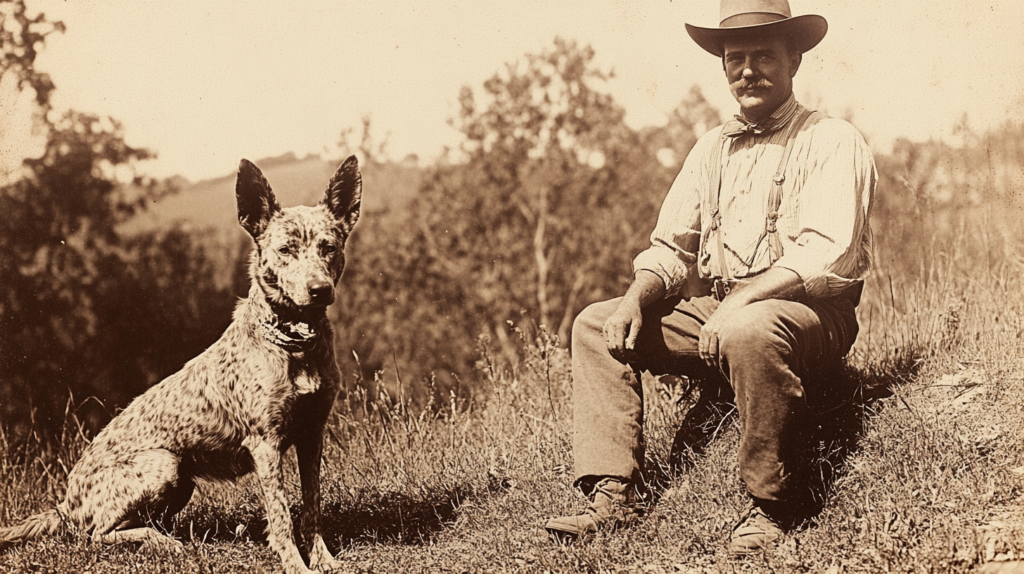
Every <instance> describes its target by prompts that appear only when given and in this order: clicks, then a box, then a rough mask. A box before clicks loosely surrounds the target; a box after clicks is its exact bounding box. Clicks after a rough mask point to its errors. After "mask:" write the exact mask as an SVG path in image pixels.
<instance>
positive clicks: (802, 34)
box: [686, 0, 828, 57]
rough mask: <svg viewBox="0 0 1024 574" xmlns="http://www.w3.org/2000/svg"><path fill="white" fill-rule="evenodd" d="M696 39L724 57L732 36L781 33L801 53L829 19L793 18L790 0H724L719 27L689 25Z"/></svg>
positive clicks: (824, 29) (821, 35) (817, 38)
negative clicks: (726, 43)
mask: <svg viewBox="0 0 1024 574" xmlns="http://www.w3.org/2000/svg"><path fill="white" fill-rule="evenodd" d="M686 31H687V33H689V34H690V37H691V38H693V41H694V42H697V44H698V45H699V46H700V47H701V48H704V49H705V50H707V51H708V52H711V53H712V54H714V55H716V56H718V57H722V52H723V49H722V44H724V43H725V41H726V40H729V39H733V38H749V37H751V36H755V37H756V36H763V37H769V36H781V37H784V38H786V39H787V41H788V42H789V45H790V47H792V48H794V49H795V50H797V51H798V52H800V53H803V52H806V51H808V50H810V49H811V48H813V47H815V46H817V45H818V42H821V39H822V38H824V37H825V32H827V31H828V22H826V21H825V18H823V17H821V16H818V15H817V14H804V15H801V16H796V17H794V16H793V14H792V13H791V12H790V10H789V1H788V0H722V9H721V21H720V22H719V24H718V27H717V28H704V27H701V26H694V25H692V24H686Z"/></svg>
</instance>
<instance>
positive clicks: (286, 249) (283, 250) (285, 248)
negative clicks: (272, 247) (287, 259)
mask: <svg viewBox="0 0 1024 574" xmlns="http://www.w3.org/2000/svg"><path fill="white" fill-rule="evenodd" d="M277 252H278V253H280V254H281V255H291V254H292V246H291V245H282V246H281V247H278V248H277Z"/></svg>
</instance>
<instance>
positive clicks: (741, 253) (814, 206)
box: [546, 0, 876, 554]
mask: <svg viewBox="0 0 1024 574" xmlns="http://www.w3.org/2000/svg"><path fill="white" fill-rule="evenodd" d="M721 12H722V21H721V24H720V26H719V27H718V28H701V27H697V26H691V25H689V24H687V25H686V29H687V32H689V34H690V36H691V38H692V39H693V40H694V41H696V42H697V44H698V45H700V46H701V47H702V48H704V49H705V50H707V51H708V52H710V53H711V54H714V55H715V56H718V57H720V58H721V59H722V64H723V68H724V70H725V74H726V78H727V80H728V82H729V87H730V90H731V91H732V94H733V96H734V97H735V98H736V101H737V102H738V103H739V105H740V115H738V116H736V118H735V119H734V120H731V121H729V122H728V123H726V125H725V126H723V127H721V128H716V129H714V130H711V131H710V132H709V133H707V134H706V135H704V136H703V137H702V138H701V139H700V140H699V141H698V142H697V143H696V145H694V147H693V149H692V150H691V151H690V154H689V156H687V158H686V161H685V162H684V165H683V167H682V170H681V171H680V172H679V174H678V176H677V177H676V179H675V182H674V183H673V184H672V187H671V189H670V190H669V193H668V196H667V197H666V199H665V202H664V204H663V206H662V209H661V214H660V216H659V218H658V223H657V226H656V227H655V229H654V232H653V234H652V236H651V247H650V248H648V249H647V250H646V251H644V252H642V253H640V254H639V255H638V256H637V257H636V259H635V260H634V282H633V283H632V285H631V286H630V288H629V289H628V291H627V292H626V294H625V295H624V296H623V297H621V298H619V299H615V300H612V301H606V302H603V303H597V304H594V305H591V306H590V307H588V308H587V309H586V310H584V311H583V312H582V313H581V314H580V315H579V317H577V319H576V322H575V324H574V326H573V339H572V359H573V363H572V368H573V402H574V413H573V417H574V420H573V424H574V434H573V450H574V458H575V462H576V484H577V485H578V486H580V487H581V488H583V489H584V491H588V490H589V491H590V492H589V494H590V497H591V505H590V507H589V508H588V509H587V511H586V512H585V513H584V514H581V515H579V516H567V517H561V518H555V519H552V520H550V521H549V522H548V523H547V525H546V528H547V530H548V531H549V532H550V533H551V534H552V535H553V536H555V537H557V538H566V537H568V538H572V537H578V536H585V535H587V534H590V533H593V532H596V531H597V530H598V529H599V528H609V527H610V528H614V527H618V526H622V525H624V524H628V523H630V522H633V521H634V520H635V519H636V518H637V516H638V514H637V510H636V508H635V503H636V501H637V498H638V497H637V489H638V488H640V487H641V486H642V485H641V475H642V472H643V461H644V438H643V389H642V386H641V382H640V372H641V371H645V370H646V371H649V372H651V373H654V374H665V373H673V374H677V375H684V376H687V377H690V378H692V379H694V380H698V381H701V383H702V391H701V394H702V399H703V398H704V397H705V396H710V395H713V394H716V393H724V396H727V397H734V400H735V404H736V408H737V410H738V412H739V417H740V433H741V438H740V446H739V453H738V457H739V472H740V478H741V479H742V480H743V481H744V483H745V485H746V488H747V491H748V493H749V495H750V497H751V504H750V505H749V507H748V510H747V511H746V513H745V515H744V517H743V518H742V519H741V520H740V522H739V524H738V525H737V526H736V527H735V530H734V531H733V533H732V537H731V540H730V543H729V550H730V552H732V553H734V554H744V553H750V552H754V551H757V550H759V549H762V548H764V547H765V546H766V545H768V544H770V543H771V542H772V541H774V540H775V539H777V538H778V537H779V535H780V533H781V532H782V531H783V530H784V529H786V528H788V527H792V526H794V525H795V524H796V523H797V522H798V521H799V520H800V519H801V518H802V517H805V516H806V511H807V508H808V502H809V500H808V499H809V490H808V488H807V485H806V484H804V483H802V481H801V480H800V476H801V473H800V472H799V470H800V469H799V463H800V461H801V455H802V454H804V451H803V450H802V449H801V448H799V445H801V444H802V442H801V441H802V440H803V439H804V438H806V437H805V436H804V434H805V433H804V432H803V429H802V428H801V425H800V423H801V422H802V421H803V419H806V417H807V416H808V414H809V413H810V411H809V406H808V395H810V396H816V395H818V394H820V393H822V392H823V390H824V389H822V388H819V387H821V385H822V384H827V383H824V382H821V383H817V382H816V381H815V377H813V376H812V375H815V374H816V373H820V372H822V371H825V370H827V369H829V368H831V367H835V366H836V365H837V364H838V363H839V362H840V361H841V360H842V359H843V357H845V355H846V354H847V352H848V351H849V350H850V347H851V346H852V345H853V341H854V339H855V338H856V336H857V331H858V326H857V318H856V314H855V310H856V305H857V304H858V302H859V300H860V291H861V286H862V284H863V279H864V277H865V276H866V275H867V273H868V270H869V267H870V265H871V232H870V229H869V227H868V215H869V212H870V206H871V201H872V196H873V194H874V188H875V182H876V173H875V167H874V162H873V159H872V156H871V151H870V150H869V149H868V147H867V145H866V144H865V142H864V140H863V138H862V137H861V136H860V134H859V133H858V132H857V131H856V130H855V129H854V128H853V127H852V126H850V125H849V124H848V123H847V122H844V121H842V120H837V119H830V118H826V117H824V115H823V114H818V113H814V114H811V113H810V112H808V111H807V110H806V109H805V108H804V107H803V106H801V105H800V104H798V103H797V102H796V100H795V99H794V97H793V77H794V76H795V75H796V72H797V70H798V69H799V67H800V62H801V58H802V54H803V53H804V52H806V51H807V50H810V49H811V48H813V47H814V46H815V45H817V44H818V42H820V41H821V39H822V38H823V37H824V36H825V32H826V30H827V24H826V22H825V19H824V18H822V17H821V16H816V15H805V16H799V17H795V18H794V17H791V14H790V9H789V3H788V2H787V1H786V0H722V3H721ZM816 384H817V385H818V386H817V387H816V386H815V385H816Z"/></svg>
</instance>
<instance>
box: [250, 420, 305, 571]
mask: <svg viewBox="0 0 1024 574" xmlns="http://www.w3.org/2000/svg"><path fill="white" fill-rule="evenodd" d="M243 444H244V445H245V447H246V448H247V449H249V452H250V453H252V458H253V462H254V463H255V467H256V475H257V477H258V478H259V481H260V487H261V488H262V489H263V503H264V505H265V506H266V508H267V525H268V529H269V530H270V533H269V534H270V540H269V542H270V547H271V548H273V549H274V551H275V552H277V555H278V556H280V557H281V562H282V563H283V564H284V570H285V572H287V573H288V574H300V573H301V574H307V573H311V572H313V571H312V570H310V569H309V568H306V564H305V563H304V562H303V561H302V555H300V554H299V549H298V547H296V546H295V537H294V530H293V528H292V518H291V515H290V514H289V513H288V500H287V498H286V496H285V490H284V475H283V471H282V470H281V451H280V450H279V448H278V444H275V443H274V442H271V441H268V440H267V439H266V438H264V437H251V438H247V439H245V441H244V442H243Z"/></svg>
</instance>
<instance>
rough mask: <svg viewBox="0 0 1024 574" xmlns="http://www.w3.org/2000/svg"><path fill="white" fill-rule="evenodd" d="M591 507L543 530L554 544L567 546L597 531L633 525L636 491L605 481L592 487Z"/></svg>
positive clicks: (621, 481) (553, 521) (610, 479)
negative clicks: (561, 543)
mask: <svg viewBox="0 0 1024 574" xmlns="http://www.w3.org/2000/svg"><path fill="white" fill-rule="evenodd" d="M590 499H591V502H590V505H589V506H587V509H586V510H585V511H584V512H583V514H578V515H576V516H561V517H558V518H552V519H551V520H548V523H547V524H545V525H544V528H545V529H546V530H547V531H548V534H550V535H551V536H552V537H553V538H554V539H555V540H556V541H558V542H568V541H572V540H575V539H577V538H584V537H587V536H590V535H593V534H595V533H596V532H597V531H598V530H600V529H608V530H615V529H617V528H621V527H623V526H627V525H629V524H632V523H633V522H635V521H636V519H637V518H638V517H639V512H638V511H637V509H636V502H637V494H636V489H635V488H634V487H633V485H631V484H630V483H629V481H627V480H625V479H622V478H617V477H611V476H610V477H606V478H604V479H602V480H601V481H599V482H598V483H597V484H596V485H594V490H593V492H591V494H590Z"/></svg>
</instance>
